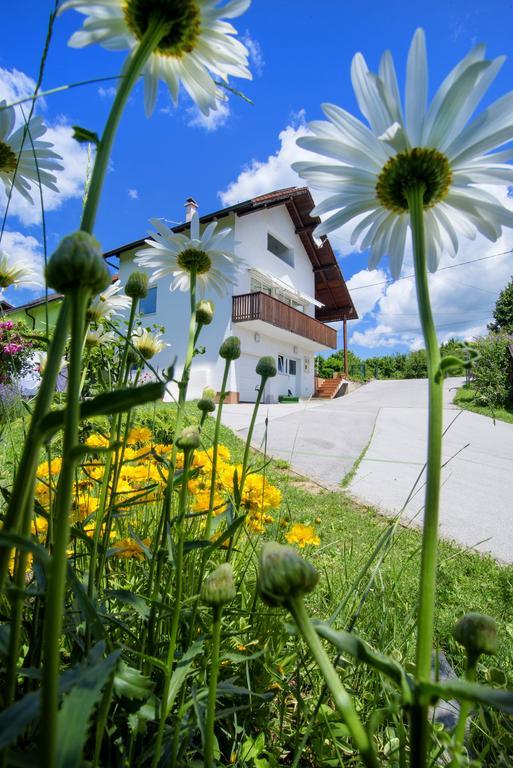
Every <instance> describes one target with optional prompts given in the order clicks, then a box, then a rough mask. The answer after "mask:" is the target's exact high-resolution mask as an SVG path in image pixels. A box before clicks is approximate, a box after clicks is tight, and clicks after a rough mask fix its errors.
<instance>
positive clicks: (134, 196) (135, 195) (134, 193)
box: [128, 189, 139, 200]
mask: <svg viewBox="0 0 513 768" xmlns="http://www.w3.org/2000/svg"><path fill="white" fill-rule="evenodd" d="M128 197H129V198H130V200H138V199H139V192H138V191H137V190H136V189H129V190H128Z"/></svg>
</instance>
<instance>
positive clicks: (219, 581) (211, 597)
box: [201, 563, 237, 608]
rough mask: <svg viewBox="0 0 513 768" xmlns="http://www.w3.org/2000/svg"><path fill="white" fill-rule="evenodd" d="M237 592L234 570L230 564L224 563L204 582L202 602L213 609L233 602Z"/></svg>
mask: <svg viewBox="0 0 513 768" xmlns="http://www.w3.org/2000/svg"><path fill="white" fill-rule="evenodd" d="M236 594H237V591H236V589H235V584H234V583H233V569H232V566H231V565H230V563H223V564H222V565H220V566H219V567H218V568H216V569H215V571H213V572H212V573H211V574H210V575H209V576H207V578H206V579H205V580H204V582H203V584H202V586H201V601H202V602H203V603H204V604H205V605H209V606H210V607H211V608H217V607H219V606H222V605H226V603H229V602H231V601H232V600H233V598H234V597H235V595H236Z"/></svg>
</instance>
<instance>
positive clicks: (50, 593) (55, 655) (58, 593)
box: [41, 286, 89, 768]
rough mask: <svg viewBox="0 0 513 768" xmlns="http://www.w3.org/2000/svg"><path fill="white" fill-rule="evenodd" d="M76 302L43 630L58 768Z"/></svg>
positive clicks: (79, 304)
mask: <svg viewBox="0 0 513 768" xmlns="http://www.w3.org/2000/svg"><path fill="white" fill-rule="evenodd" d="M69 298H70V300H71V313H72V314H71V349H70V363H69V372H68V390H67V400H66V412H65V417H64V434H63V443H62V455H63V456H65V457H66V461H64V462H63V464H62V469H61V473H60V476H59V483H58V486H57V493H56V498H55V510H54V517H55V528H54V530H55V542H54V549H53V555H52V560H51V564H50V567H49V573H48V583H47V589H46V595H47V601H46V612H45V621H44V627H43V650H44V665H43V678H42V690H41V696H42V701H41V733H42V744H41V747H42V750H41V764H42V765H44V766H45V767H46V768H53V767H54V766H55V764H56V746H57V709H58V701H59V694H58V685H59V648H60V637H61V632H62V619H63V612H64V602H65V593H66V568H67V563H68V559H67V554H66V549H67V546H68V539H69V513H70V509H71V500H72V496H73V480H74V474H75V467H76V464H77V461H78V453H77V450H76V449H77V445H78V426H79V416H80V379H81V357H82V341H83V336H84V327H85V311H86V307H87V303H88V301H89V292H88V291H84V290H83V289H81V288H80V286H79V287H77V288H75V289H74V290H73V291H72V292H71V293H70V295H69Z"/></svg>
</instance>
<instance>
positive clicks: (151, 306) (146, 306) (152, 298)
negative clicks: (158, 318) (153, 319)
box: [139, 285, 157, 315]
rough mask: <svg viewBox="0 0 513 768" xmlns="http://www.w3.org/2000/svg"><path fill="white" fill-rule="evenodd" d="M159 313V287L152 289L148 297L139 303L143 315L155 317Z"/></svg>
mask: <svg viewBox="0 0 513 768" xmlns="http://www.w3.org/2000/svg"><path fill="white" fill-rule="evenodd" d="M156 311H157V286H156V285H155V286H154V287H153V288H150V290H149V291H148V294H147V296H146V297H145V298H144V299H141V301H140V302H139V312H140V313H141V315H153V314H154V313H155V312H156Z"/></svg>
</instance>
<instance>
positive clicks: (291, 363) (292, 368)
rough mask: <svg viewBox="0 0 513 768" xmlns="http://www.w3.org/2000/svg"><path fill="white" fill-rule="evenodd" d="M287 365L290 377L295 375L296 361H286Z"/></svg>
mask: <svg viewBox="0 0 513 768" xmlns="http://www.w3.org/2000/svg"><path fill="white" fill-rule="evenodd" d="M287 363H288V364H289V366H288V367H289V373H290V375H291V376H295V375H296V361H295V360H287Z"/></svg>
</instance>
